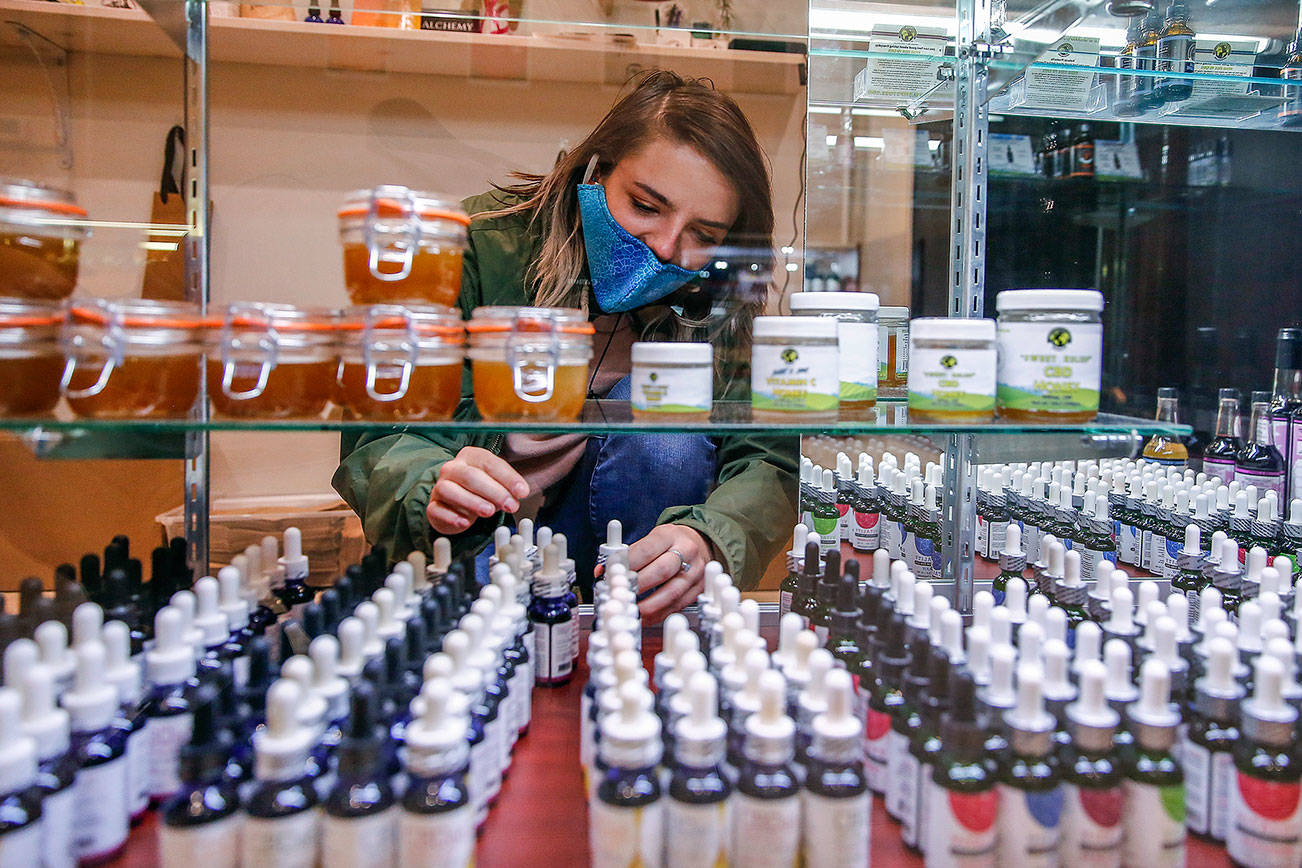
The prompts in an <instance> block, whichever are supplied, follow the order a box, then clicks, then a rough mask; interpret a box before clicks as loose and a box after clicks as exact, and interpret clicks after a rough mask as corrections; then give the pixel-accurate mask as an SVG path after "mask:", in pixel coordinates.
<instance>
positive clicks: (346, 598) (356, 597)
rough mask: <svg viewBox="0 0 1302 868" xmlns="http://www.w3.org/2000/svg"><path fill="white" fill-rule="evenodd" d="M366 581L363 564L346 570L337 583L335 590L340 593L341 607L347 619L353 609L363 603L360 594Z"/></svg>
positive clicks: (354, 565)
mask: <svg viewBox="0 0 1302 868" xmlns="http://www.w3.org/2000/svg"><path fill="white" fill-rule="evenodd" d="M365 581H366V577H365V576H363V575H362V567H361V564H352V565H350V566H349V567H348V569H346V570H344V574H343V576H342V577H341V578H340V579H339V581H337V582H335V590H336V591H338V592H339V605H340V606H342V607H343V611H344V617H345V618H347V617H348V616H349V615H351V614H352V613H353V609H355V608H356V607H357V604H358V603H360V602H361V601H362V599H361V597H360V593H361V588H362V583H363V582H365Z"/></svg>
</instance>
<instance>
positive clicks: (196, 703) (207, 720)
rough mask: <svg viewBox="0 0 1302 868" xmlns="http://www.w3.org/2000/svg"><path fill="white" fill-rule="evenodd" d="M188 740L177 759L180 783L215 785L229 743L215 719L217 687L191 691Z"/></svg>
mask: <svg viewBox="0 0 1302 868" xmlns="http://www.w3.org/2000/svg"><path fill="white" fill-rule="evenodd" d="M191 706H192V709H193V710H192V714H193V715H194V716H193V718H192V720H191V723H190V741H189V742H187V743H186V744H184V745H182V746H181V751H180V754H179V757H178V760H179V766H178V771H179V773H180V777H181V780H183V781H186V782H187V783H192V784H209V783H216V782H217V781H218V780H220V779H221V777H222V773H223V772H224V771H225V769H226V754H227V752H228V751H229V750H230V741H229V740H228V739H227V738H226V737H225V733H224V732H222V728H221V726H220V724H219V723H218V719H217V688H215V687H213V686H212V685H209V684H204V685H202V686H200V687H199V689H198V690H196V691H194V696H193V697H192V699H191Z"/></svg>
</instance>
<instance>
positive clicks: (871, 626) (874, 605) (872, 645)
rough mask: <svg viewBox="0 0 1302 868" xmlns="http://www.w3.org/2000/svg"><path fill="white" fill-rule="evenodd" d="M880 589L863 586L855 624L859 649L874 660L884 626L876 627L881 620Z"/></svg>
mask: <svg viewBox="0 0 1302 868" xmlns="http://www.w3.org/2000/svg"><path fill="white" fill-rule="evenodd" d="M881 604H882V589H881V588H874V587H873V586H872V585H868V586H867V587H866V588H864V592H863V597H862V598H861V599H860V601H859V606H860V608H859V623H858V624H857V625H856V630H857V631H858V639H857V641H858V643H859V650H860V651H862V652H863V653H864V654H865V655H867V657H868V659H869V660H876V659H877V655H878V653H879V649H880V647H881V641H882V638H883V637H882V633H883V632H884V631H885V629H886V628H885V627H884V626H883V627H880V628H879V627H878V626H877V625H878V622H879V621H880V620H881V615H880V612H881Z"/></svg>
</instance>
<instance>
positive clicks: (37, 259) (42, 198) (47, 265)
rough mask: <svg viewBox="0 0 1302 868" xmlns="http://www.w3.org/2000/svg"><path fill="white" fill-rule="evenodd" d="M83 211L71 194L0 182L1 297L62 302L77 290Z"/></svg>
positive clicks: (30, 183)
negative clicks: (59, 300) (61, 300)
mask: <svg viewBox="0 0 1302 868" xmlns="http://www.w3.org/2000/svg"><path fill="white" fill-rule="evenodd" d="M85 217H86V211H85V209H83V208H81V207H79V206H78V205H77V202H76V200H74V199H73V196H72V194H71V193H68V192H65V191H63V190H56V189H54V188H52V187H45V186H42V185H40V184H37V183H35V182H34V181H20V180H15V179H4V178H0V296H13V297H17V298H32V299H52V300H57V299H64V298H67V297H68V296H70V295H72V290H73V287H75V286H76V285H77V268H78V264H79V260H80V254H81V242H82V241H83V240H84V239H85V238H86V236H87V235H88V234H89V232H88V231H87V230H86V228H85V226H84V225H80V221H82V220H84V219H85Z"/></svg>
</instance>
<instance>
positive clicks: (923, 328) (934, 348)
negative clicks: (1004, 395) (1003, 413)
mask: <svg viewBox="0 0 1302 868" xmlns="http://www.w3.org/2000/svg"><path fill="white" fill-rule="evenodd" d="M909 330H910V343H909V419H910V420H912V421H927V422H960V423H961V422H966V423H972V422H989V421H993V420H994V417H995V368H996V360H995V355H996V354H995V321H994V320H992V319H961V318H957V317H952V318H951V317H921V318H919V319H915V320H913V321H912V322H911V323H909Z"/></svg>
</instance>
